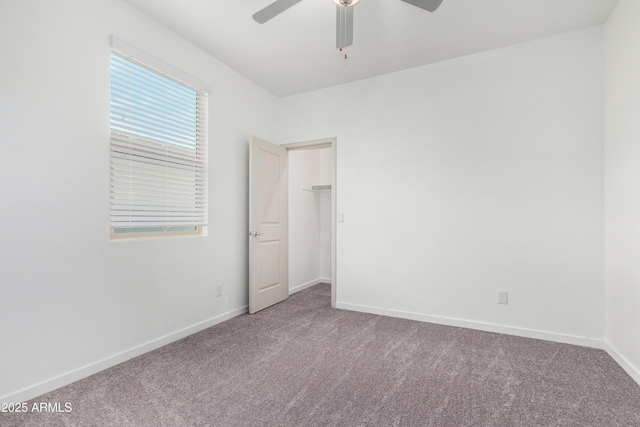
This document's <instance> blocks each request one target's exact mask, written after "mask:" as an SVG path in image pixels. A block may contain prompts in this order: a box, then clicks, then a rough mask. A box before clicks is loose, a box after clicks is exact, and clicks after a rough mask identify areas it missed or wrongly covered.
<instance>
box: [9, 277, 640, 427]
mask: <svg viewBox="0 0 640 427" xmlns="http://www.w3.org/2000/svg"><path fill="white" fill-rule="evenodd" d="M329 300H330V287H329V285H317V286H315V287H313V288H310V289H307V290H305V291H302V292H299V293H297V294H294V295H292V296H291V297H290V298H289V299H288V300H287V301H285V302H283V303H280V304H278V305H276V306H274V307H271V308H269V309H267V310H265V311H262V312H260V313H258V314H255V315H253V316H250V315H243V316H240V317H237V318H234V319H232V320H230V321H228V322H225V323H222V324H220V325H217V326H214V327H212V328H209V329H207V330H205V331H202V332H200V333H197V334H195V335H192V336H190V337H188V338H185V339H183V340H181V341H178V342H175V343H173V344H170V345H168V346H165V347H163V348H161V349H158V350H156V351H153V352H151V353H148V354H145V355H143V356H141V357H138V358H136V359H133V360H130V361H128V362H126V363H123V364H121V365H118V366H115V367H113V368H111V369H108V370H106V371H103V372H100V373H98V374H96V375H93V376H91V377H89V378H86V379H84V380H81V381H78V382H76V383H74V384H71V385H69V386H67V387H63V388H61V389H59V390H56V391H54V392H51V393H48V394H46V395H44V396H41V397H39V398H37V399H34V401H32V402H30V403H29V404H31V403H33V402H38V403H39V402H60V403H62V404H64V403H65V402H70V403H71V404H72V408H73V410H72V412H70V413H67V414H59V413H28V414H20V415H7V414H0V425H2V426H62V425H74V426H107V425H117V426H162V425H164V426H183V425H184V426H206V425H210V426H243V427H246V426H640V386H638V384H636V383H635V382H634V381H633V380H632V379H631V378H630V377H629V376H628V375H627V374H626V373H625V372H624V371H623V370H622V368H620V367H619V366H618V365H617V364H616V363H615V362H614V361H613V360H612V359H611V358H610V357H609V356H608V355H607V354H606V353H605V352H604V351H601V350H594V349H590V348H584V347H578V346H571V345H564V344H557V343H552V342H547V341H540V340H532V339H526V338H518V337H512V336H507V335H500V334H493V333H487V332H479V331H474V330H470V329H462V328H454V327H447V326H439V325H433V324H428V323H420V322H413V321H408V320H401V319H394V318H389V317H383V316H375V315H369V314H363V313H354V312H349V311H343V310H334V309H331V308H330V307H329Z"/></svg>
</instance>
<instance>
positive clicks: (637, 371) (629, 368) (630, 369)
mask: <svg viewBox="0 0 640 427" xmlns="http://www.w3.org/2000/svg"><path fill="white" fill-rule="evenodd" d="M604 349H605V350H606V352H607V353H609V356H611V357H612V358H613V360H615V361H616V362H617V363H618V365H620V366H621V367H622V369H624V370H625V371H626V372H627V374H629V376H630V377H631V378H633V380H634V381H635V382H637V383H638V385H640V368H638V367H636V366H634V365H633V363H631V362H630V361H629V359H627V358H626V357H624V356H623V355H622V354H621V353H620V352H619V351H618V349H617V348H615V347H614V346H613V345H611V343H609V342H608V341H605V342H604Z"/></svg>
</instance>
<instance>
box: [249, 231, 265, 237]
mask: <svg viewBox="0 0 640 427" xmlns="http://www.w3.org/2000/svg"><path fill="white" fill-rule="evenodd" d="M262 234H263V233H258V232H257V231H250V232H249V236H253V237H258V236H262Z"/></svg>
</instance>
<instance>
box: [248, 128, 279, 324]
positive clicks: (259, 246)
mask: <svg viewBox="0 0 640 427" xmlns="http://www.w3.org/2000/svg"><path fill="white" fill-rule="evenodd" d="M250 145H251V146H250V149H249V313H252V314H253V313H255V312H257V311H260V310H262V309H264V308H267V307H269V306H271V305H273V304H276V303H279V302H280V301H284V300H285V299H286V298H287V297H288V296H289V270H288V269H289V266H288V261H289V252H288V247H287V246H288V245H287V240H288V237H287V234H288V220H287V218H288V202H287V196H288V179H287V150H286V149H285V148H283V147H280V146H278V145H275V144H271V143H270V142H267V141H263V140H261V139H259V138H256V137H255V136H252V137H251V144H250Z"/></svg>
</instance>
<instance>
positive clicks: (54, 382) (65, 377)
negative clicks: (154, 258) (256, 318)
mask: <svg viewBox="0 0 640 427" xmlns="http://www.w3.org/2000/svg"><path fill="white" fill-rule="evenodd" d="M246 312H248V307H246V306H245V307H240V308H237V309H235V310H231V311H229V312H227V313H223V314H221V315H219V316H216V317H212V318H211V319H208V320H205V321H203V322H200V323H196V324H195V325H192V326H188V327H186V328H184V329H181V330H179V331H176V332H173V333H171V334H168V335H165V336H163V337H160V338H157V339H155V340H152V341H148V342H146V343H144V344H141V345H139V346H136V347H133V348H131V349H129V350H126V351H123V352H121V353H118V354H114V355H113V356H109V357H107V358H104V359H102V360H98V361H96V362H93V363H90V364H88V365H86V366H83V367H81V368H78V369H75V370H73V371H70V372H67V373H65V374H62V375H59V376H57V377H54V378H51V379H48V380H46V381H43V382H41V383H38V384H35V385H32V386H29V387H25V388H23V389H21V390H18V391H15V392H13V393H10V394H7V395H5V396H0V403H10V402H26V401H27V400H31V399H33V398H36V397H38V396H41V395H43V394H45V393H48V392H50V391H53V390H55V389H58V388H60V387H63V386H66V385H69V384H71V383H73V382H75V381H78V380H81V379H83V378H86V377H88V376H90V375H93V374H96V373H98V372H100V371H104V370H105V369H108V368H111V367H113V366H115V365H118V364H120V363H122V362H126V361H127V360H130V359H133V358H134V357H137V356H140V355H142V354H144V353H148V352H150V351H152V350H155V349H157V348H160V347H163V346H165V345H167V344H170V343H172V342H174V341H177V340H179V339H182V338H184V337H187V336H189V335H192V334H195V333H196V332H200V331H202V330H204V329H207V328H210V327H211V326H214V325H217V324H218V323H222V322H224V321H225V320H229V319H231V318H234V317H236V316H240V315H241V314H244V313H246Z"/></svg>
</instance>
